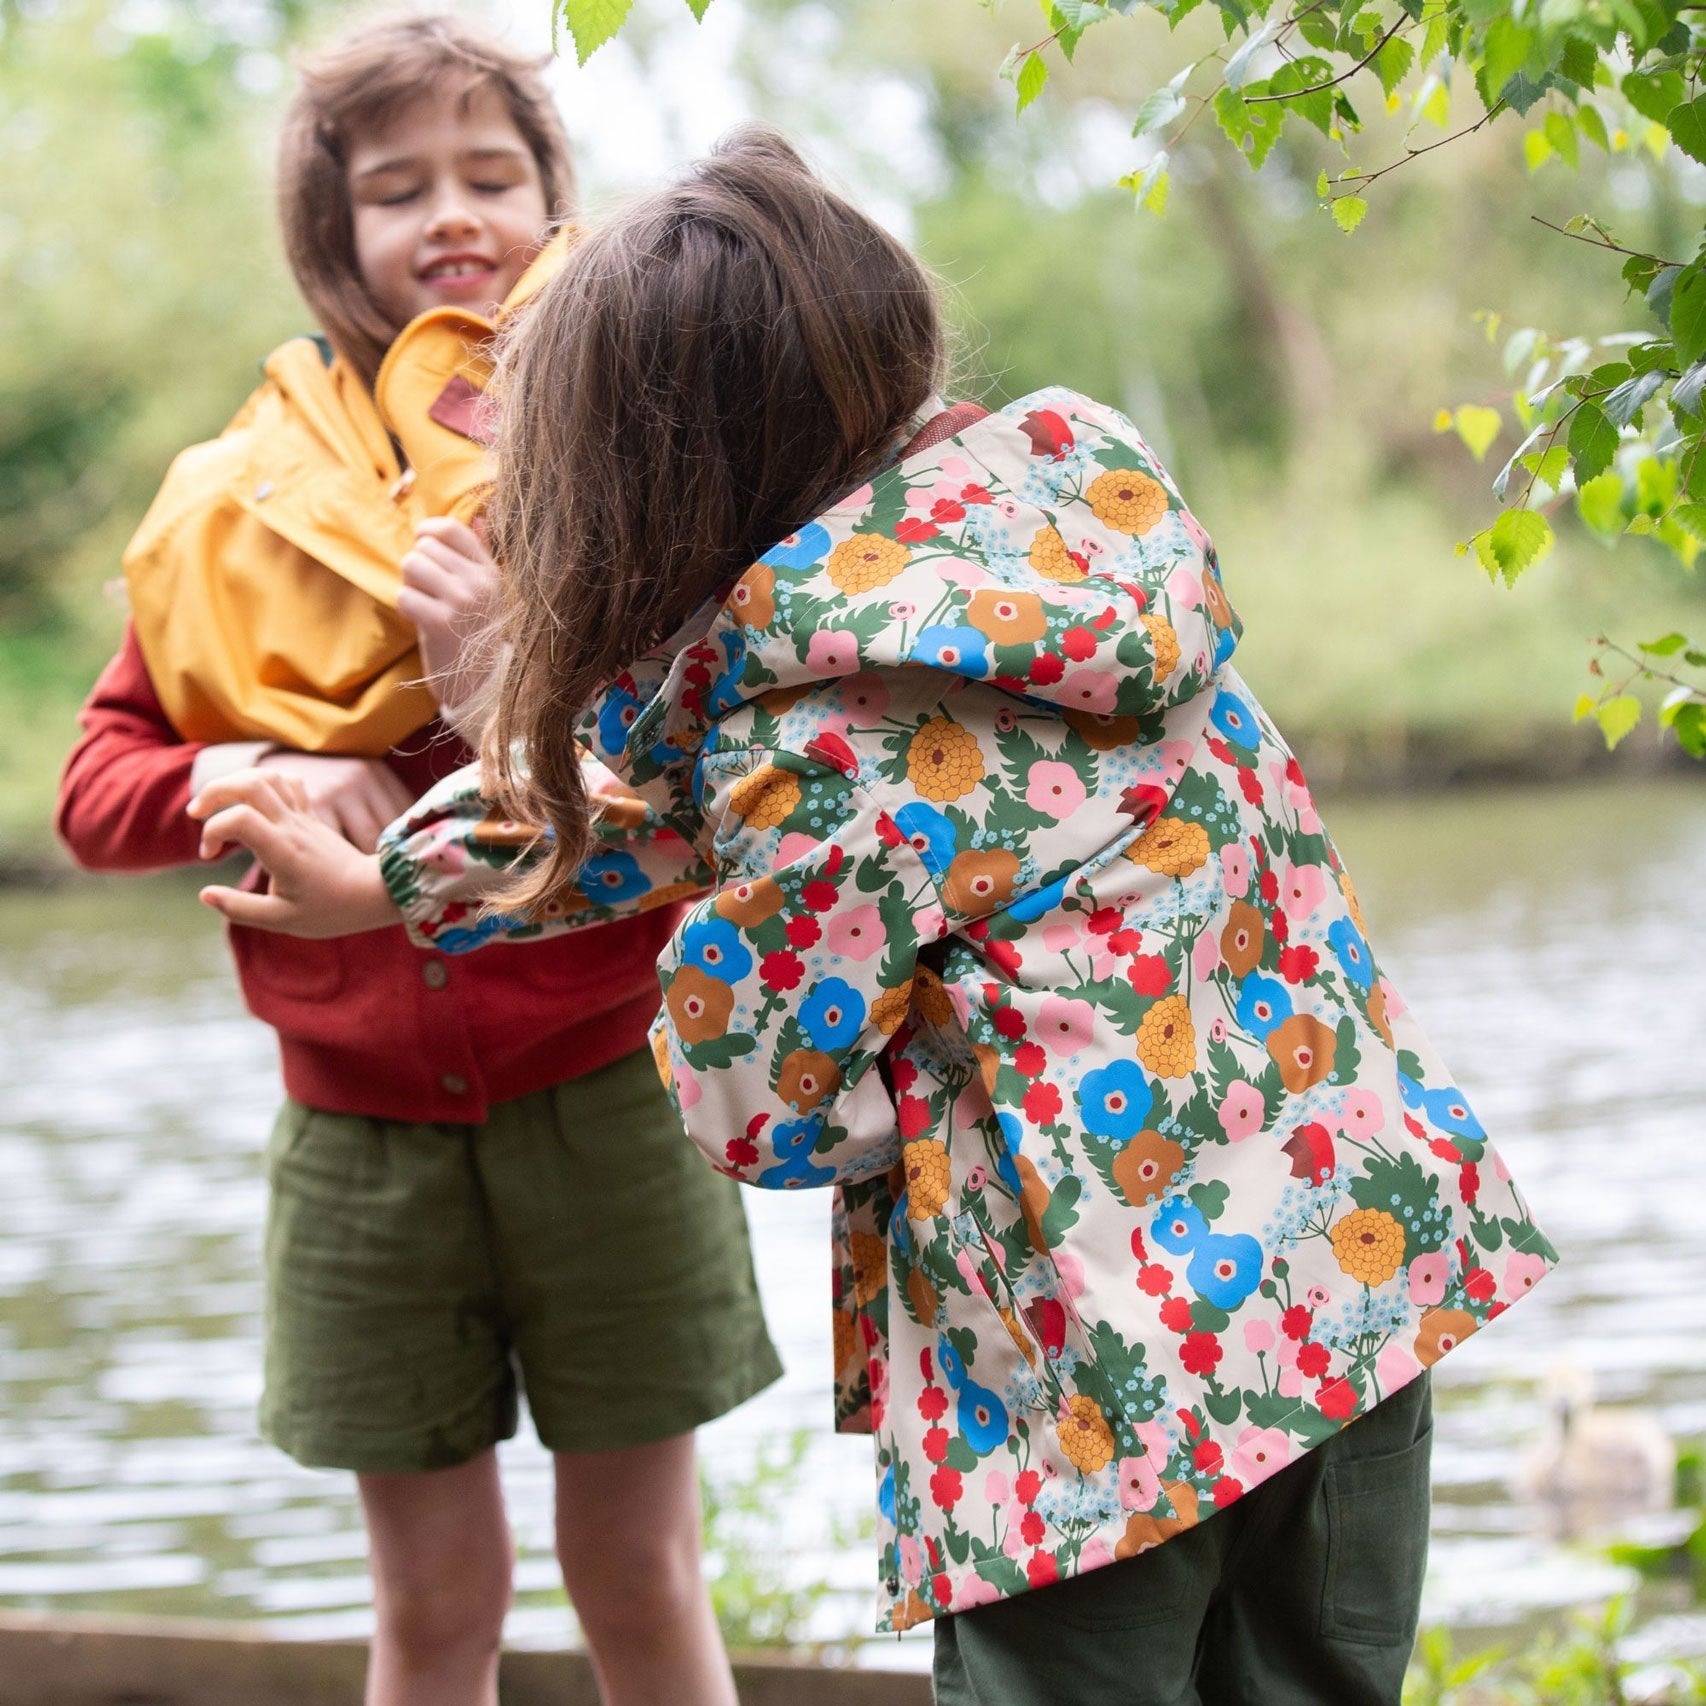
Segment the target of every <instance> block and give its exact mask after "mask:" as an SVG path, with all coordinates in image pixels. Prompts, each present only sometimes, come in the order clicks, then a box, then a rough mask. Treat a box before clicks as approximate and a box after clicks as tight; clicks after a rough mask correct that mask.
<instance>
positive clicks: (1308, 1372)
mask: <svg viewBox="0 0 1706 1706" xmlns="http://www.w3.org/2000/svg"><path fill="white" fill-rule="evenodd" d="M1332 1360H1333V1354H1332V1352H1331V1351H1329V1350H1328V1349H1327V1347H1326V1346H1325V1345H1320V1344H1317V1343H1316V1342H1315V1341H1314V1340H1313V1339H1305V1340H1304V1342H1303V1343H1302V1344H1301V1345H1299V1346H1298V1347H1297V1372H1298V1373H1299V1374H1301V1375H1304V1376H1306V1377H1307V1378H1308V1379H1310V1380H1314V1379H1315V1378H1316V1377H1317V1376H1319V1375H1323V1374H1325V1373H1326V1372H1327V1365H1328V1364H1329V1363H1330V1362H1332Z"/></svg>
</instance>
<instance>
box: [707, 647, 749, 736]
mask: <svg viewBox="0 0 1706 1706" xmlns="http://www.w3.org/2000/svg"><path fill="white" fill-rule="evenodd" d="M721 638H722V642H723V651H724V652H725V653H726V654H727V657H728V661H727V662H726V663H725V664H724V665H723V669H722V673H721V674H720V675H719V676H718V677H717V679H716V680H715V681H713V682H712V683H711V686H710V690H709V691H708V692H707V693H706V695H705V704H706V706H707V708H708V709H709V710H710V711H711V712H712V714H713V715H721V714H722V713H723V712H725V711H732V710H733V709H734V708H735V706H737V705H738V704H739V703H740V702H741V695H740V678H741V675H742V673H743V672H744V671H745V668H746V633H745V630H744V629H740V628H731V629H729V630H728V631H727V632H726V633H724V634H723V635H722V636H721Z"/></svg>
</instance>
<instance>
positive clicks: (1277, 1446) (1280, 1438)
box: [1232, 1428, 1291, 1487]
mask: <svg viewBox="0 0 1706 1706" xmlns="http://www.w3.org/2000/svg"><path fill="white" fill-rule="evenodd" d="M1290 1461H1291V1441H1290V1440H1289V1439H1287V1438H1286V1436H1285V1434H1284V1433H1283V1432H1281V1430H1280V1429H1278V1428H1246V1429H1245V1430H1244V1431H1243V1433H1241V1434H1240V1435H1239V1436H1238V1443H1237V1444H1236V1445H1235V1446H1233V1448H1232V1473H1233V1474H1234V1475H1236V1476H1237V1477H1238V1479H1239V1480H1240V1481H1242V1482H1243V1483H1244V1485H1245V1486H1246V1487H1254V1486H1256V1485H1257V1484H1258V1483H1259V1482H1262V1481H1265V1480H1267V1478H1268V1477H1269V1476H1270V1475H1272V1474H1273V1473H1275V1471H1276V1470H1280V1469H1283V1468H1284V1467H1285V1466H1286V1464H1287V1463H1289V1462H1290Z"/></svg>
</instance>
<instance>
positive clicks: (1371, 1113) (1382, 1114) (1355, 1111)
mask: <svg viewBox="0 0 1706 1706" xmlns="http://www.w3.org/2000/svg"><path fill="white" fill-rule="evenodd" d="M1385 1129H1386V1108H1385V1106H1384V1104H1383V1103H1382V1102H1381V1100H1380V1098H1379V1097H1378V1096H1377V1095H1375V1093H1374V1092H1373V1091H1372V1090H1365V1089H1363V1088H1361V1086H1358V1088H1356V1089H1355V1090H1353V1091H1351V1093H1350V1094H1349V1095H1348V1096H1346V1097H1345V1107H1344V1112H1343V1113H1341V1114H1340V1115H1339V1130H1340V1131H1342V1132H1343V1133H1344V1134H1345V1136H1346V1137H1354V1138H1355V1139H1356V1140H1357V1141H1358V1142H1359V1143H1365V1142H1367V1140H1368V1139H1369V1138H1371V1137H1373V1136H1374V1134H1375V1133H1376V1132H1377V1131H1384V1130H1385Z"/></svg>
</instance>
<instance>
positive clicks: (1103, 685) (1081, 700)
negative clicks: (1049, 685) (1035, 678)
mask: <svg viewBox="0 0 1706 1706" xmlns="http://www.w3.org/2000/svg"><path fill="white" fill-rule="evenodd" d="M1119 687H1120V684H1119V680H1118V678H1117V677H1115V676H1113V675H1110V674H1109V673H1108V672H1107V671H1106V670H1104V669H1075V670H1073V671H1072V673H1071V674H1070V675H1068V676H1067V678H1066V679H1065V680H1064V681H1063V682H1061V684H1060V693H1059V695H1058V697H1059V699H1060V702H1061V704H1063V705H1065V706H1067V707H1069V708H1070V709H1072V710H1074V711H1089V712H1091V713H1093V714H1094V715H1096V716H1099V717H1111V716H1112V715H1113V714H1114V712H1115V710H1116V709H1117V708H1118V706H1119Z"/></svg>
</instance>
